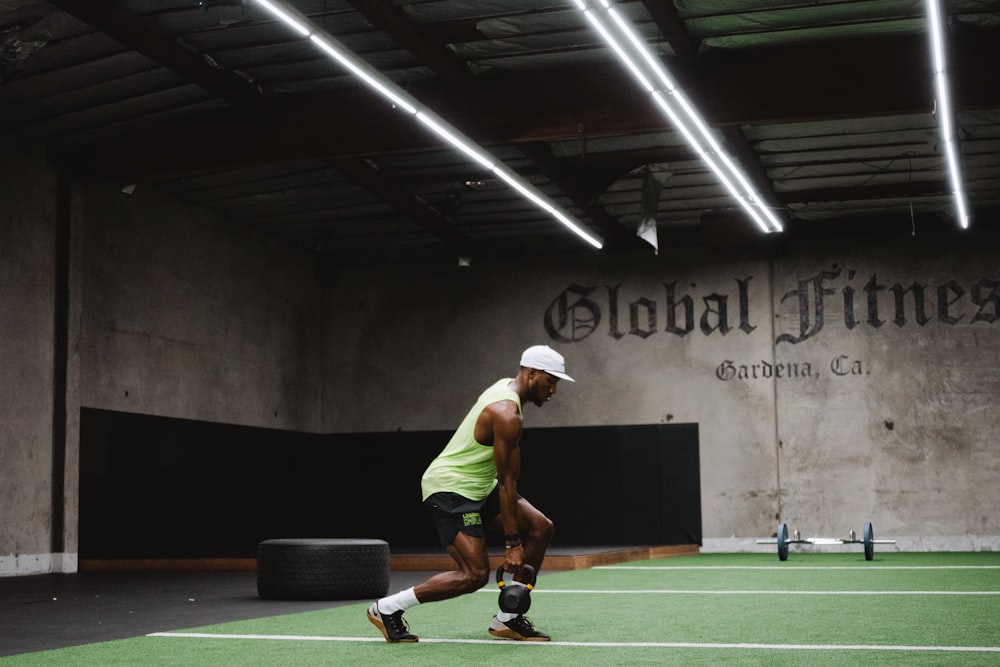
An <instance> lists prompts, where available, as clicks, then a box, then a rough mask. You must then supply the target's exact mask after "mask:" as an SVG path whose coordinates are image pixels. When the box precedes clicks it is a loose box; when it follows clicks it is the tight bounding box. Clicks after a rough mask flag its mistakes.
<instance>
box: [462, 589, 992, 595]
mask: <svg viewBox="0 0 1000 667" xmlns="http://www.w3.org/2000/svg"><path fill="white" fill-rule="evenodd" d="M478 592H480V593H495V592H496V591H491V590H481V591H478ZM558 593H572V594H578V595H642V594H654V595H1000V591H787V590H781V591H766V590H761V591H747V590H736V591H727V590H723V591H714V590H687V589H681V588H677V589H663V588H652V589H639V590H617V589H616V590H604V589H602V590H582V589H551V588H546V589H545V590H541V591H540V590H538V589H535V590H533V591H531V595H532V596H535V595H538V594H541V595H553V594H558Z"/></svg>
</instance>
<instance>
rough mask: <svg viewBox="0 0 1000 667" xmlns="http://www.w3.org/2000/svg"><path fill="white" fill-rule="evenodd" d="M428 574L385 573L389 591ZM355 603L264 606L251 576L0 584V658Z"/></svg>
mask: <svg viewBox="0 0 1000 667" xmlns="http://www.w3.org/2000/svg"><path fill="white" fill-rule="evenodd" d="M431 574H434V573H433V572H393V573H392V574H391V576H390V582H389V590H390V592H395V591H397V590H400V589H402V588H406V587H409V586H412V585H414V584H416V583H419V582H420V581H423V580H424V579H426V578H427V577H428V576H430V575H431ZM356 603H357V601H345V602H338V601H322V602H317V601H286V600H265V599H263V598H261V597H259V596H258V595H257V574H256V572H128V573H114V572H84V573H79V574H47V575H38V576H29V577H0V657H3V656H11V655H17V654H20V653H30V652H34V651H45V650H49V649H56V648H64V647H67V646H76V645H80V644H90V643H93V642H100V641H110V640H114V639H125V638H128V637H141V636H143V635H146V634H149V633H151V632H163V631H167V630H179V629H184V628H193V627H198V626H202V625H211V624H214V623H225V622H228V621H239V620H245V619H251V618H263V617H267V616H276V615H279V614H292V613H297V612H303V611H312V610H315V609H329V608H331V607H335V606H339V605H344V604H356Z"/></svg>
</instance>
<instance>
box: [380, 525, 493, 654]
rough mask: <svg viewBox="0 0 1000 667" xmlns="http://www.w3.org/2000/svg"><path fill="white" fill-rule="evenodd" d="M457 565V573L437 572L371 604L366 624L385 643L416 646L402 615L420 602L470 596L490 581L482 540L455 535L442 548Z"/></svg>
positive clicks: (480, 538)
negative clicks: (380, 636)
mask: <svg viewBox="0 0 1000 667" xmlns="http://www.w3.org/2000/svg"><path fill="white" fill-rule="evenodd" d="M445 550H446V551H447V552H448V554H449V555H450V556H451V557H452V559H454V561H455V563H456V564H457V565H458V569H457V570H452V571H449V572H441V573H440V574H436V575H434V576H433V577H431V578H430V579H427V580H426V581H424V582H423V583H420V584H417V585H416V586H414V587H413V588H408V589H406V590H404V591H400V592H399V593H396V594H395V595H390V596H388V597H384V598H382V599H381V600H377V601H376V602H373V603H372V605H371V607H369V608H368V620H369V621H371V622H372V624H373V625H375V627H377V628H378V629H379V630H381V631H382V635H383V636H384V637H385V639H386V641H389V642H393V643H396V642H416V641H418V639H417V637H416V636H415V635H413V634H411V633H410V632H409V629H408V628H407V627H406V624H405V623H404V621H403V612H404V611H406V610H407V609H409V608H410V607H412V606H414V605H417V604H421V603H423V602H437V601H439V600H447V599H449V598H453V597H458V596H459V595H464V594H465V593H471V592H473V591H476V590H478V589H480V588H482V587H483V586H485V585H486V583H487V582H489V580H490V561H489V555H488V554H487V552H486V538H484V537H473V536H471V535H467V534H466V533H462V532H459V533H458V535H456V536H455V541H454V542H453V543H452V544H450V545H448V546H447V547H445Z"/></svg>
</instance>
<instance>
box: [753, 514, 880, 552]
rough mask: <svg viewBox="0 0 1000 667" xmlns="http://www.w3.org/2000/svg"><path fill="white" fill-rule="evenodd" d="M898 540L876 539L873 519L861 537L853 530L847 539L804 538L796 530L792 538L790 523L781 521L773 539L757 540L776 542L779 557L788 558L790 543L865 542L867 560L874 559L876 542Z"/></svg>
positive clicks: (822, 544) (866, 525)
mask: <svg viewBox="0 0 1000 667" xmlns="http://www.w3.org/2000/svg"><path fill="white" fill-rule="evenodd" d="M895 543H896V540H876V539H875V530H874V529H873V528H872V524H871V521H868V522H866V523H865V527H864V530H863V531H862V536H861V539H860V540H859V539H858V535H857V533H855V532H854V531H853V530H852V531H851V533H850V536H849V537H848V538H846V539H841V538H838V537H806V538H803V537H802V536H801V534H800V533H799V531H797V530H796V531H795V533H794V534H793V535H792V537H791V538H789V536H788V524H786V523H784V522H781V523H779V524H778V531H777V532H776V533H775V537H774V538H772V539H762V540H757V544H776V545H778V559H779V560H788V545H789V544H812V545H814V546H824V545H835V544H863V545H864V546H865V560H872V559H873V558H875V545H876V544H895Z"/></svg>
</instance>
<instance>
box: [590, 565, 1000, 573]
mask: <svg viewBox="0 0 1000 667" xmlns="http://www.w3.org/2000/svg"><path fill="white" fill-rule="evenodd" d="M592 569H594V570H781V571H782V572H797V571H798V570H855V571H857V572H878V571H879V570H1000V565H834V566H830V565H825V566H824V565H821V566H812V565H788V566H783V565H597V566H595V567H593V568H592Z"/></svg>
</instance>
